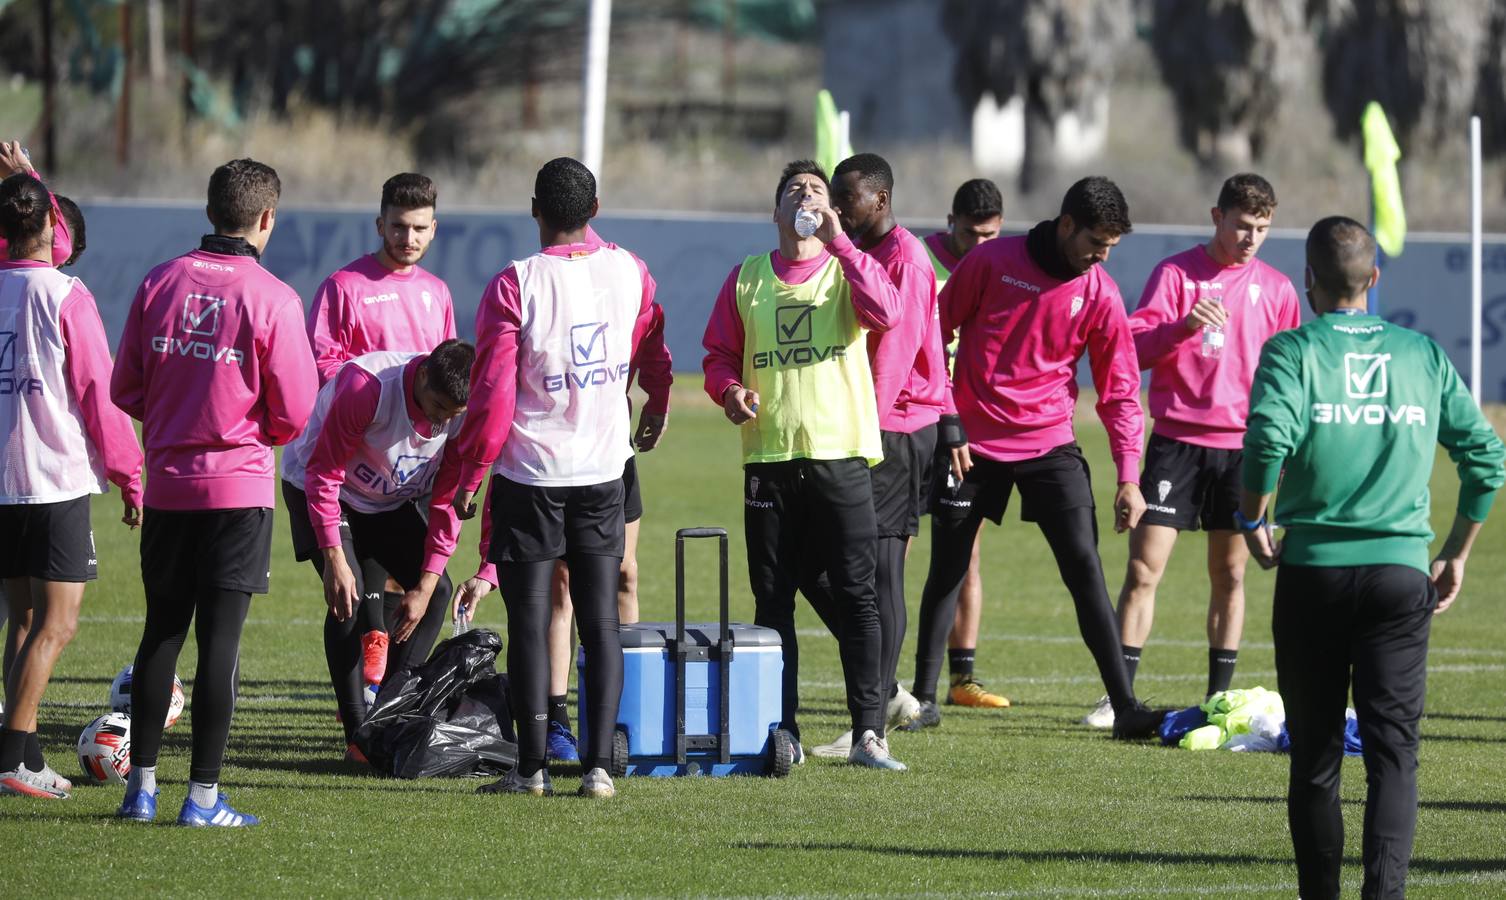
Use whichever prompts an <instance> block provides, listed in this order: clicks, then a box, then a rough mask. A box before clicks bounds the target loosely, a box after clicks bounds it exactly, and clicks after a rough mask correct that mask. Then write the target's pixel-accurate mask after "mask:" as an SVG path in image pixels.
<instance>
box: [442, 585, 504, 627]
mask: <svg viewBox="0 0 1506 900" xmlns="http://www.w3.org/2000/svg"><path fill="white" fill-rule="evenodd" d="M496 587H497V586H496V585H495V584H492V583H491V582H490V581H487V580H486V579H485V578H481V577H480V576H477V577H475V578H470V579H467V580H466V582H465V584H462V585H461V586H460V590H458V591H456V592H455V599H454V600H452V601H451V602H450V621H451V622H454V621H456V620H458V619H459V618H460V610H462V609H464V610H465V617H466V618H467V619H474V618H475V617H476V605H477V604H479V603H480V602H481V599H482V598H483V597H485V596H486V595H487V594H490V593H491V592H492V591H493V590H495V589H496Z"/></svg>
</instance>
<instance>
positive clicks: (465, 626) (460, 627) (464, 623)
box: [450, 603, 471, 637]
mask: <svg viewBox="0 0 1506 900" xmlns="http://www.w3.org/2000/svg"><path fill="white" fill-rule="evenodd" d="M470 630H471V611H470V610H468V609H466V608H465V604H463V603H462V604H461V605H460V609H458V610H456V614H455V626H454V628H452V629H451V630H450V637H460V636H461V635H462V634H465V633H466V632H467V631H470Z"/></svg>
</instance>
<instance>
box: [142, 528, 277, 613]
mask: <svg viewBox="0 0 1506 900" xmlns="http://www.w3.org/2000/svg"><path fill="white" fill-rule="evenodd" d="M143 519H144V521H143V522H142V523H141V580H142V582H143V583H144V584H145V586H146V594H147V600H148V602H150V601H151V598H152V597H153V596H154V595H156V596H170V595H171V596H178V597H183V596H192V595H194V594H196V593H197V592H199V591H202V590H205V589H218V590H225V591H244V592H246V593H248V594H265V593H266V592H267V581H268V579H269V578H270V577H271V575H272V572H271V568H272V510H270V509H264V508H262V507H259V506H253V507H247V508H243V509H203V510H178V509H153V508H151V507H147V508H146V511H145V513H144V515H143Z"/></svg>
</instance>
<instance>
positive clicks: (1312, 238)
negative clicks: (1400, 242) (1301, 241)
mask: <svg viewBox="0 0 1506 900" xmlns="http://www.w3.org/2000/svg"><path fill="white" fill-rule="evenodd" d="M1379 279H1380V269H1377V268H1376V267H1375V238H1374V237H1373V236H1371V234H1370V232H1369V231H1367V230H1366V229H1365V226H1363V225H1361V224H1360V223H1358V222H1356V221H1355V220H1353V219H1351V218H1349V217H1348V216H1329V217H1328V218H1326V219H1322V220H1320V221H1319V222H1318V224H1316V225H1314V226H1313V227H1312V230H1311V231H1309V232H1308V233H1307V274H1306V281H1307V301H1308V303H1310V304H1311V305H1312V308H1313V312H1315V313H1318V314H1319V315H1322V314H1323V313H1326V312H1329V311H1330V310H1332V309H1334V308H1335V307H1337V306H1339V305H1340V304H1347V305H1351V306H1353V305H1357V304H1358V305H1361V306H1363V305H1364V302H1365V294H1366V292H1368V291H1369V290H1370V289H1371V288H1372V287H1374V286H1375V282H1376V281H1378V280H1379Z"/></svg>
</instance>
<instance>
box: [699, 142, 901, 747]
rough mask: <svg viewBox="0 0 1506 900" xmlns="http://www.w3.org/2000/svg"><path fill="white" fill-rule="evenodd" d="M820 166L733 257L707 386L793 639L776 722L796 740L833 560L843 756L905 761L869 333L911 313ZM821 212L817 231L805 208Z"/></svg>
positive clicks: (766, 611) (766, 573) (753, 551)
mask: <svg viewBox="0 0 1506 900" xmlns="http://www.w3.org/2000/svg"><path fill="white" fill-rule="evenodd" d="M829 197H830V186H829V184H828V183H827V180H826V173H825V172H823V171H821V167H820V166H818V165H816V164H815V163H813V162H811V161H809V160H799V161H796V162H792V163H790V164H789V165H787V166H785V168H784V171H783V172H782V173H781V174H780V176H779V186H778V187H777V188H776V190H775V192H774V203H775V206H774V217H773V218H774V225H775V227H776V228H777V230H778V234H779V246H778V248H777V249H775V250H773V251H771V252H769V253H766V254H759V255H757V256H750V257H748V258H747V259H746V260H744V261H743V262H742V263H741V264H740V265H738V266H735V267H733V269H732V272H731V274H729V275H728V276H727V280H726V282H725V283H723V285H722V289H721V293H719V294H718V295H717V298H716V305H715V307H714V308H713V310H712V313H711V321H710V322H708V323H707V325H706V335H705V338H704V339H703V341H702V343H703V344H704V345H705V347H706V358H705V361H704V363H703V366H704V368H705V373H706V381H705V386H706V393H707V394H708V395H710V396H711V397H712V398H713V399H714V400H716V401H718V402H719V403H721V404H722V409H723V411H724V412H725V413H726V416H727V420H728V421H730V422H731V423H732V424H733V425H736V426H738V427H739V429H740V431H741V432H742V446H743V479H744V481H743V486H744V493H743V498H744V499H743V504H744V509H743V523H744V527H745V528H746V531H747V545H748V578H749V581H750V582H751V584H752V589H753V599H754V603H755V609H756V612H755V614H754V622H755V624H758V625H762V626H765V627H768V628H773V629H774V630H775V631H777V632H779V637H780V640H781V642H782V645H783V651H784V672H783V679H782V684H781V724H780V727H781V728H783V729H785V730H786V731H788V732H790V734H792V735H793V736H794V737H795V740H796V750H795V760H796V762H799V761H801V760H803V759H804V751H803V750H801V749H800V747H799V739H800V727H799V723H798V721H797V719H796V715H797V713H798V711H799V707H800V692H799V684H800V648H799V645H798V643H797V641H796V637H795V590H796V588H797V587H799V586H800V585H801V584H802V583H805V584H809V583H811V581H812V580H813V579H814V578H815V577H816V575H817V574H819V573H824V574H825V576H826V578H827V580H828V582H829V584H830V588H831V593H832V597H833V599H834V601H835V605H836V608H837V610H838V616H839V617H840V618H839V625H838V627H837V629H836V632H837V640H838V644H839V646H840V648H841V658H842V674H843V678H844V680H845V681H846V688H847V711H848V714H849V715H850V716H851V720H852V733H853V734H854V735H855V737H854V738H853V741H852V749H851V750H850V752H849V753H848V756H847V760H848V762H850V763H852V764H854V765H862V766H869V767H872V768H878V769H890V770H899V771H903V770H904V768H905V766H904V763H901V762H900V761H899V760H897V759H895V758H894V757H893V756H892V755H890V753H889V744H888V742H887V741H886V740H885V738H884V737H883V734H884V697H885V685H884V679H883V675H882V674H881V669H882V665H883V663H882V655H883V650H882V648H883V644H882V640H883V639H882V635H881V634H880V630H879V617H878V599H877V597H876V595H875V593H874V587H873V582H874V568H875V559H874V557H875V553H876V549H875V545H876V542H877V535H878V523H877V518H876V516H875V513H874V508H873V483H872V478H871V477H870V475H869V471H868V470H869V466H871V465H874V464H876V463H878V462H879V461H880V460H881V459H882V458H883V445H882V443H881V440H880V437H879V421H878V406H877V403H876V400H875V387H874V380H873V376H872V374H871V370H870V369H869V365H868V353H867V343H866V342H867V336H866V335H867V332H868V331H879V332H882V331H887V330H889V329H890V328H892V327H894V325H895V324H896V323H898V322H899V321H900V319H901V304H902V301H901V300H900V297H899V293H898V292H897V291H896V290H895V289H894V283H893V282H892V281H890V280H889V276H888V275H887V274H885V273H884V270H883V267H882V266H881V265H879V263H878V261H877V260H875V259H874V258H873V257H871V256H869V255H867V254H866V253H863V252H862V251H861V250H859V249H858V248H857V247H856V246H855V245H854V244H853V242H852V240H851V239H850V238H848V237H847V235H845V234H843V233H842V230H841V221H840V220H839V219H838V217H837V213H836V211H835V210H833V209H832V208H831V206H830V205H829ZM802 212H808V213H811V214H814V215H815V216H816V217H817V218H818V219H819V222H818V223H817V225H816V229H815V231H814V232H812V233H811V234H810V235H809V236H805V237H802V236H801V235H800V233H799V232H797V231H796V230H795V218H796V216H797V214H799V213H802Z"/></svg>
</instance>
